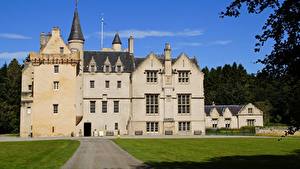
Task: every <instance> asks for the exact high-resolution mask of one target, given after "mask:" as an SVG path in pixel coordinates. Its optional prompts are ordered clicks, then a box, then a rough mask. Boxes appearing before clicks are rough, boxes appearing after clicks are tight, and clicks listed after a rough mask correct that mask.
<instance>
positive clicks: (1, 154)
mask: <svg viewBox="0 0 300 169" xmlns="http://www.w3.org/2000/svg"><path fill="white" fill-rule="evenodd" d="M79 144H80V143H79V141H75V140H52V141H26V142H25V141H24V142H0V168H1V169H2V168H3V169H11V168H15V169H26V168H37V169H44V168H51V169H52V168H60V167H61V166H62V165H63V164H64V163H65V162H66V161H67V160H68V159H69V158H70V157H71V156H72V154H73V153H74V152H75V150H76V149H77V147H78V146H79Z"/></svg>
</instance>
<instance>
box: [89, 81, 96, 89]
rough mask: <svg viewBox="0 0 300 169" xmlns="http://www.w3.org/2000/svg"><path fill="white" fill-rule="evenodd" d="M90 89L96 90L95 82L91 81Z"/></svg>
mask: <svg viewBox="0 0 300 169" xmlns="http://www.w3.org/2000/svg"><path fill="white" fill-rule="evenodd" d="M90 88H95V81H94V80H91V81H90Z"/></svg>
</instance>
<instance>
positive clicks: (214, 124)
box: [212, 119, 218, 128]
mask: <svg viewBox="0 0 300 169" xmlns="http://www.w3.org/2000/svg"><path fill="white" fill-rule="evenodd" d="M212 127H213V128H217V127H218V119H212Z"/></svg>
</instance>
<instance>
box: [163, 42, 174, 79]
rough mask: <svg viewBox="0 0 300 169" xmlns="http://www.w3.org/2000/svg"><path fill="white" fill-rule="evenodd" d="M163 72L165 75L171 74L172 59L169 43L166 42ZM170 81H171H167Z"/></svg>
mask: <svg viewBox="0 0 300 169" xmlns="http://www.w3.org/2000/svg"><path fill="white" fill-rule="evenodd" d="M164 51H165V53H164V55H165V74H166V76H171V75H172V61H171V45H170V44H169V43H166V45H165V50H164ZM168 83H171V82H168Z"/></svg>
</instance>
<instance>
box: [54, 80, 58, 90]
mask: <svg viewBox="0 0 300 169" xmlns="http://www.w3.org/2000/svg"><path fill="white" fill-rule="evenodd" d="M58 89H59V81H54V82H53V90H58Z"/></svg>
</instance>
